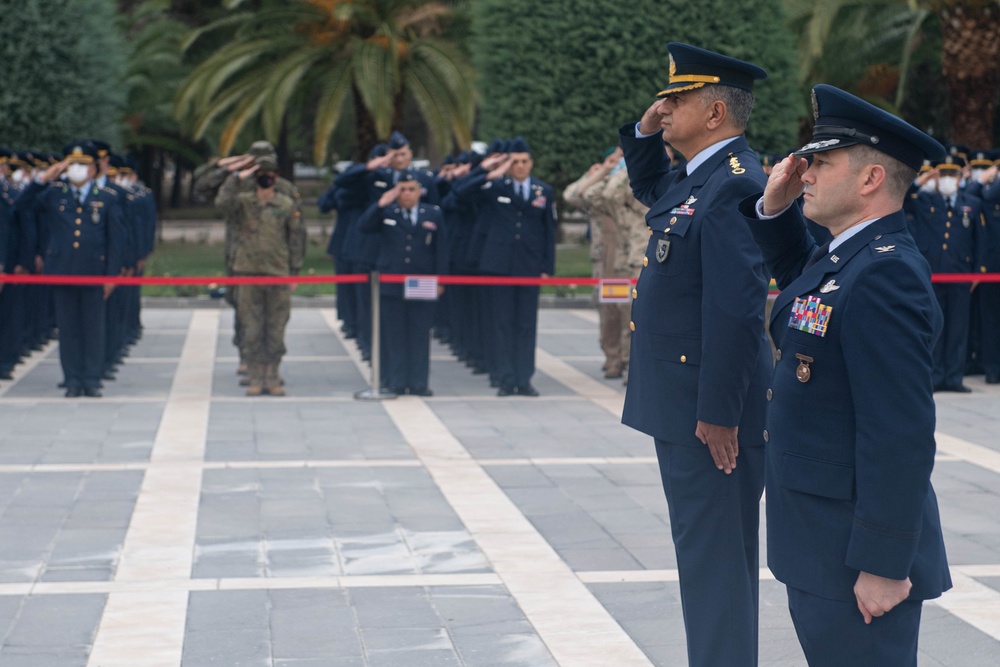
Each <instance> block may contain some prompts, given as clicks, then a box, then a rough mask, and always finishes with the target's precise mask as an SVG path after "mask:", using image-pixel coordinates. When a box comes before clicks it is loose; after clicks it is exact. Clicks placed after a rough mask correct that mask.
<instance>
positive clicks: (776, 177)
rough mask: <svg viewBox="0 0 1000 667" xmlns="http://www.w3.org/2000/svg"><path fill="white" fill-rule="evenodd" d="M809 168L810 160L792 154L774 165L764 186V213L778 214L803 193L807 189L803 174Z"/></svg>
mask: <svg viewBox="0 0 1000 667" xmlns="http://www.w3.org/2000/svg"><path fill="white" fill-rule="evenodd" d="M808 168H809V161H808V160H806V159H805V158H804V157H795V156H794V155H791V154H789V156H788V157H786V158H785V159H784V160H782V161H781V162H779V163H778V164H776V165H774V170H773V171H772V172H771V175H770V176H769V177H768V179H767V186H766V187H765V188H764V215H776V214H778V213H780V212H781V211H784V210H785V209H786V208H788V207H789V206H791V205H792V202H793V201H795V200H796V199H798V198H799V197H800V196H801V195H802V192H803V191H804V190H805V189H806V186H805V183H803V182H802V175H803V174H804V173H806V170H807V169H808Z"/></svg>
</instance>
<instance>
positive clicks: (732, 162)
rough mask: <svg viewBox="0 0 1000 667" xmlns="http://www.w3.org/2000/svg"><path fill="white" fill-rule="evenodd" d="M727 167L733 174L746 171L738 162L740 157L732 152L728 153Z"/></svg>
mask: <svg viewBox="0 0 1000 667" xmlns="http://www.w3.org/2000/svg"><path fill="white" fill-rule="evenodd" d="M729 168H730V169H732V170H733V173H734V174H743V173H745V172H746V169H744V168H743V166H742V165H741V164H740V159H739V158H738V157H736V156H735V155H733V154H732V153H730V154H729Z"/></svg>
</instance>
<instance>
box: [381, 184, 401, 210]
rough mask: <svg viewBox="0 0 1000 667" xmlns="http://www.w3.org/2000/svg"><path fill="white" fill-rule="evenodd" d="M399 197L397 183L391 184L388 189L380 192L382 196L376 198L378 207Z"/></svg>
mask: <svg viewBox="0 0 1000 667" xmlns="http://www.w3.org/2000/svg"><path fill="white" fill-rule="evenodd" d="M398 197H399V183H397V184H396V185H394V186H392V187H391V188H389V189H388V190H386V191H385V192H383V193H382V196H381V197H379V198H378V207H379V208H385V207H386V206H388V205H389V204H391V203H392V202H394V201H396V199H397V198H398Z"/></svg>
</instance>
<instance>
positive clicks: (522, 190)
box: [517, 185, 528, 201]
mask: <svg viewBox="0 0 1000 667" xmlns="http://www.w3.org/2000/svg"><path fill="white" fill-rule="evenodd" d="M517 196H518V197H520V198H521V199H522V200H523V201H528V187H527V186H526V185H518V186H517Z"/></svg>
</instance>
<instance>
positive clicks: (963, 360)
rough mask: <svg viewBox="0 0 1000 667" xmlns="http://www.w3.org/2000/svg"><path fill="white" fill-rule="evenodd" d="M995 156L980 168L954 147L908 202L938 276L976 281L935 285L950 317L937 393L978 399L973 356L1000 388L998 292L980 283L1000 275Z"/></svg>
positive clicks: (978, 158)
mask: <svg viewBox="0 0 1000 667" xmlns="http://www.w3.org/2000/svg"><path fill="white" fill-rule="evenodd" d="M989 156H990V154H989V153H988V152H987V151H979V152H978V153H977V154H975V155H973V160H974V161H975V164H974V165H973V164H972V163H971V161H969V160H967V157H968V151H967V149H965V148H964V147H962V146H958V145H952V146H950V147H949V151H948V153H947V154H946V155H945V156H944V157H943V158H942V159H941V160H940V161H937V162H936V163H930V164H925V165H924V167H923V169H922V172H921V174H920V175H919V176H918V177H917V179H916V181H915V182H914V185H913V187H912V188H911V191H910V193H909V196H908V197H907V200H906V206H905V211H906V214H907V221H908V224H909V227H910V233H911V234H912V235H913V237H914V239H915V240H916V242H917V246H918V248H919V249H920V252H921V253H922V254H923V256H924V257H925V258H926V259H927V261H928V263H929V264H930V266H931V270H932V271H933V272H934V273H964V274H969V279H970V280H969V282H963V283H935V284H934V292H935V295H936V296H937V299H938V303H939V304H940V306H941V310H942V312H943V313H944V330H943V332H942V335H941V337H940V339H939V340H938V345H937V348H936V349H935V354H934V387H935V390H937V391H956V392H962V393H967V392H969V391H971V390H970V389H969V388H968V387H967V386H966V385H965V384H964V383H963V377H964V375H966V374H967V372H968V371H969V367H968V363H967V360H968V357H969V356H970V353H967V348H968V349H969V350H970V352H971V356H972V357H973V359H974V363H975V364H976V365H978V366H979V367H980V368H979V369H978V370H979V372H985V373H986V381H987V382H989V383H997V382H1000V334H998V332H997V329H996V328H995V324H996V321H997V319H998V318H1000V313H998V308H1000V302H998V301H997V289H998V288H997V286H996V285H995V284H988V283H984V284H978V283H976V282H974V277H975V274H978V273H988V272H995V271H997V270H1000V248H997V247H996V246H997V244H998V243H1000V227H998V220H1000V218H998V215H1000V209H998V206H997V204H998V202H997V201H995V200H996V199H997V198H998V195H1000V188H998V187H996V186H995V185H993V183H992V181H993V180H995V177H996V171H997V170H996V168H995V167H994V166H993V160H992V159H990V157H989ZM987 164H988V165H989V166H987ZM970 167H972V168H970ZM973 169H974V170H975V173H973ZM987 360H988V361H987Z"/></svg>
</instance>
